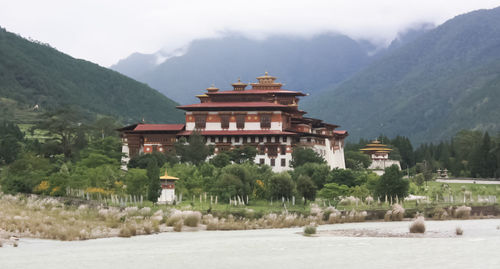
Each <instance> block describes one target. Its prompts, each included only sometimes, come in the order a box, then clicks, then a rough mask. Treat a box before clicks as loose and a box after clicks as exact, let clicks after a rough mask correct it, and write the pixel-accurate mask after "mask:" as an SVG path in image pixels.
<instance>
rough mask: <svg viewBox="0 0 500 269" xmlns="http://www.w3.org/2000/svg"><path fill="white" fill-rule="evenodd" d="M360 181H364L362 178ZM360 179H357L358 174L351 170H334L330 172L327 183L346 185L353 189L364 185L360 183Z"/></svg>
mask: <svg viewBox="0 0 500 269" xmlns="http://www.w3.org/2000/svg"><path fill="white" fill-rule="evenodd" d="M360 179H361V180H364V178H360ZM360 179H358V174H357V173H355V171H353V170H351V169H339V168H336V169H333V170H332V171H331V172H330V178H329V182H334V183H337V184H339V185H346V186H348V187H354V186H357V185H361V184H363V183H364V182H362V181H361V182H360Z"/></svg>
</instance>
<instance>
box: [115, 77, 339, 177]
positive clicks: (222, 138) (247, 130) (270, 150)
mask: <svg viewBox="0 0 500 269" xmlns="http://www.w3.org/2000/svg"><path fill="white" fill-rule="evenodd" d="M257 80H258V82H257V83H250V86H251V88H250V89H246V88H247V86H249V85H248V84H246V83H243V82H241V81H240V80H238V82H235V83H233V84H231V86H232V89H231V90H225V91H222V90H220V89H219V88H216V87H215V86H213V85H212V86H211V87H209V88H207V89H206V90H205V92H204V93H203V94H200V95H197V97H198V98H199V100H200V102H199V103H197V104H189V105H181V106H178V107H177V108H178V109H182V110H184V111H185V124H143V123H140V124H134V125H130V126H126V127H123V128H121V129H120V130H119V131H120V132H121V137H122V143H123V147H122V151H123V153H124V156H125V157H124V159H123V160H122V163H124V164H126V163H127V162H128V160H129V158H131V157H134V156H135V155H137V154H148V153H152V152H155V151H159V152H166V151H170V150H173V144H174V142H176V141H179V139H180V138H182V137H188V136H190V135H191V134H192V133H193V132H198V133H199V134H201V135H202V136H203V137H204V139H205V141H206V144H207V145H212V146H213V147H214V148H215V154H218V153H220V152H224V151H227V150H231V149H234V148H237V147H245V146H250V147H255V148H256V149H257V156H256V157H255V162H256V163H258V164H266V165H269V166H271V168H272V170H273V171H274V172H281V171H285V170H290V169H291V167H290V162H291V160H292V151H293V149H294V148H295V147H309V148H312V149H313V150H314V151H316V152H317V153H318V154H319V155H321V156H322V157H323V158H324V159H325V160H326V162H327V164H328V165H329V166H330V167H331V168H345V159H344V139H345V138H346V137H347V136H348V133H347V131H344V130H336V129H337V128H338V127H339V126H338V125H335V124H330V123H325V122H323V121H322V120H320V119H315V118H310V117H306V116H304V115H305V114H306V112H305V111H303V110H300V109H299V107H298V103H299V100H300V97H302V96H306V94H304V93H302V92H299V91H290V90H285V89H282V84H281V83H279V82H276V77H273V76H270V75H269V74H268V73H267V72H266V73H265V74H264V75H263V76H260V77H258V78H257ZM124 168H125V169H126V166H124Z"/></svg>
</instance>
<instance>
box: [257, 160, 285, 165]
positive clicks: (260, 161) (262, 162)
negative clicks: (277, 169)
mask: <svg viewBox="0 0 500 269" xmlns="http://www.w3.org/2000/svg"><path fill="white" fill-rule="evenodd" d="M280 161H281V163H280V165H281V167H285V166H286V159H281V160H280ZM259 163H260V164H265V163H266V160H265V159H263V158H261V159H259ZM271 166H276V159H271Z"/></svg>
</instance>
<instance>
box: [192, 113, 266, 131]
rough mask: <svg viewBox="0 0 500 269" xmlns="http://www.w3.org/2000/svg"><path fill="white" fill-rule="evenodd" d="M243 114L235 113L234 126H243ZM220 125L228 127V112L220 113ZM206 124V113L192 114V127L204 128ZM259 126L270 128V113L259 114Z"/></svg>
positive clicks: (229, 116) (242, 127) (240, 127)
mask: <svg viewBox="0 0 500 269" xmlns="http://www.w3.org/2000/svg"><path fill="white" fill-rule="evenodd" d="M245 116H246V115H245V114H236V115H235V118H236V128H238V129H244V128H245ZM219 117H220V120H221V121H220V126H221V128H222V129H228V128H229V120H230V118H231V115H230V114H220V115H219ZM206 126H207V115H206V114H198V115H194V127H195V128H196V129H205V128H206ZM260 128H264V129H266V128H271V114H261V115H260Z"/></svg>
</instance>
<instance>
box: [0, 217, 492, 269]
mask: <svg viewBox="0 0 500 269" xmlns="http://www.w3.org/2000/svg"><path fill="white" fill-rule="evenodd" d="M408 225H409V222H390V223H383V222H377V223H353V224H338V225H324V226H321V227H319V228H318V231H325V230H334V229H376V230H378V231H391V232H406V231H408ZM498 225H500V220H467V221H441V222H435V221H426V226H427V231H429V233H439V234H441V235H443V237H441V238H397V237H396V238H395V237H391V238H373V237H333V236H320V237H304V236H302V235H299V234H297V232H301V231H302V229H299V228H296V229H275V230H253V231H227V232H226V231H224V232H221V231H218V232H182V233H173V232H172V233H163V234H157V235H149V236H138V237H133V238H107V239H98V240H89V241H78V242H59V241H48V240H35V239H21V240H20V243H19V247H17V248H13V247H12V246H10V245H8V246H4V247H3V248H0V268H2V269H6V268H17V269H19V268H51V269H55V268H70V269H75V268H86V269H94V268H114V269H123V268H231V269H239V268H273V269H274V268H468V269H472V268H500V230H498V229H497V226H498ZM457 226H460V227H462V228H463V230H464V235H463V236H461V237H455V236H454V232H455V228H456V227H457Z"/></svg>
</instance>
